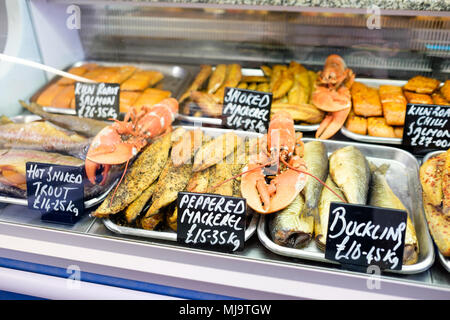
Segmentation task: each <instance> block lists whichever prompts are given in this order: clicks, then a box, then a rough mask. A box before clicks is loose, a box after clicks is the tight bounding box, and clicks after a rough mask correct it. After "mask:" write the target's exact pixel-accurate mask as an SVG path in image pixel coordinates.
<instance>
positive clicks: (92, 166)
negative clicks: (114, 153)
mask: <svg viewBox="0 0 450 320" xmlns="http://www.w3.org/2000/svg"><path fill="white" fill-rule="evenodd" d="M110 168H111V165H109V164H103V165H102V164H98V163H95V162H93V161H90V160H89V159H86V161H85V163H84V169H85V171H86V176H87V178H88V179H89V181H90V182H91V183H92V184H97V172H99V171H100V175H101V181H100V182H99V185H101V186H102V185H104V184H105V183H106V179H107V177H108V172H109V169H110Z"/></svg>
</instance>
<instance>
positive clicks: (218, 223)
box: [177, 192, 247, 251]
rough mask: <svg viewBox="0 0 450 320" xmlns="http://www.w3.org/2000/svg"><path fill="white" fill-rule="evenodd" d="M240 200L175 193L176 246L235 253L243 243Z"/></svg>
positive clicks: (244, 206) (242, 205) (205, 194)
mask: <svg viewBox="0 0 450 320" xmlns="http://www.w3.org/2000/svg"><path fill="white" fill-rule="evenodd" d="M246 209H247V203H246V201H245V199H243V198H235V197H227V196H221V195H217V194H207V193H191V192H179V193H178V199H177V210H178V215H177V242H179V243H182V244H186V245H189V246H192V247H198V248H212V249H216V250H218V251H239V250H242V249H243V248H244V242H245V213H246Z"/></svg>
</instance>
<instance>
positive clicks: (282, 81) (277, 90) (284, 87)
mask: <svg viewBox="0 0 450 320" xmlns="http://www.w3.org/2000/svg"><path fill="white" fill-rule="evenodd" d="M293 84H294V75H293V74H292V72H291V71H289V70H283V71H282V73H281V76H280V77H279V78H278V80H277V81H276V82H275V83H274V84H273V86H272V94H273V99H278V98H281V97H283V96H284V95H286V94H287V93H288V92H289V90H290V89H291V88H292V85H293Z"/></svg>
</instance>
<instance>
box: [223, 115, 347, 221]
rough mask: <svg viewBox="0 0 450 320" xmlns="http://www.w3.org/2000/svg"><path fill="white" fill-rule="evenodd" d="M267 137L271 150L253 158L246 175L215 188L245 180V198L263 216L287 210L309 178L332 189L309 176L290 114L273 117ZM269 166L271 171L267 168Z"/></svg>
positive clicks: (242, 174)
mask: <svg viewBox="0 0 450 320" xmlns="http://www.w3.org/2000/svg"><path fill="white" fill-rule="evenodd" d="M266 137H267V148H263V149H262V150H261V152H260V153H259V154H257V155H256V156H253V157H251V159H250V163H249V164H248V166H246V167H245V168H244V169H243V172H242V173H240V174H239V175H236V176H234V177H231V178H230V179H227V180H225V181H223V182H221V183H219V184H218V185H216V186H215V188H217V187H219V186H220V185H222V184H224V183H226V182H228V181H230V180H231V179H235V178H237V177H238V176H242V180H241V193H242V196H243V197H244V198H245V199H246V200H247V204H248V205H249V206H250V207H251V208H252V209H253V210H255V211H256V212H259V213H262V214H268V213H272V212H276V211H280V210H282V209H284V208H286V207H287V206H288V205H289V204H290V203H291V202H292V201H293V200H294V199H295V197H296V196H297V195H298V194H299V193H300V192H301V191H302V190H303V188H304V186H305V184H306V176H307V175H309V176H312V177H313V178H315V179H316V180H317V181H319V182H320V183H321V184H323V185H324V186H325V187H327V188H328V189H330V188H329V187H328V186H327V185H326V184H325V183H324V182H323V181H321V180H320V179H319V178H317V177H315V176H313V175H311V174H310V173H308V172H307V168H306V163H305V161H304V160H303V158H302V157H303V150H304V145H303V142H302V141H301V138H302V135H301V133H299V134H298V136H297V137H296V133H295V128H294V120H293V119H292V116H291V115H290V114H289V113H288V112H286V111H278V112H276V113H275V114H273V115H272V117H271V120H270V123H269V129H268V132H267V136H266ZM269 166H270V167H271V168H267V167H269ZM271 169H273V171H272V172H270V170H271ZM268 171H269V173H267V172H268ZM330 190H331V192H333V193H334V194H336V193H335V192H334V191H333V190H332V189H330ZM337 196H338V197H339V195H337ZM339 198H340V199H341V200H342V201H343V202H346V201H345V200H344V199H342V198H341V197H339Z"/></svg>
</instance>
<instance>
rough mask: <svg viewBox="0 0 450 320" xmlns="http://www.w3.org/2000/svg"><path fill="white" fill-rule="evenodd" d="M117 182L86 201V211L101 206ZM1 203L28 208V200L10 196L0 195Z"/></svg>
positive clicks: (23, 119) (20, 119) (22, 119)
mask: <svg viewBox="0 0 450 320" xmlns="http://www.w3.org/2000/svg"><path fill="white" fill-rule="evenodd" d="M40 119H41V117H39V116H37V115H34V114H26V115H19V116H15V117H12V118H11V121H13V122H15V123H29V122H33V121H36V120H40ZM117 180H118V179H117ZM117 180H116V181H115V182H114V183H113V184H111V186H110V187H109V188H108V189H107V190H106V191H105V192H104V193H102V194H101V195H99V196H97V197H95V198H91V199H89V200H86V201H85V202H84V207H85V208H86V209H88V208H91V207H93V206H95V205H97V204H99V203H100V202H102V201H103V200H105V198H106V196H107V195H108V193H109V192H110V191H111V190H112V189H113V188H114V186H115V185H116V183H117ZM0 203H8V204H17V205H21V206H28V200H27V199H23V198H16V197H12V196H8V195H0Z"/></svg>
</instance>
